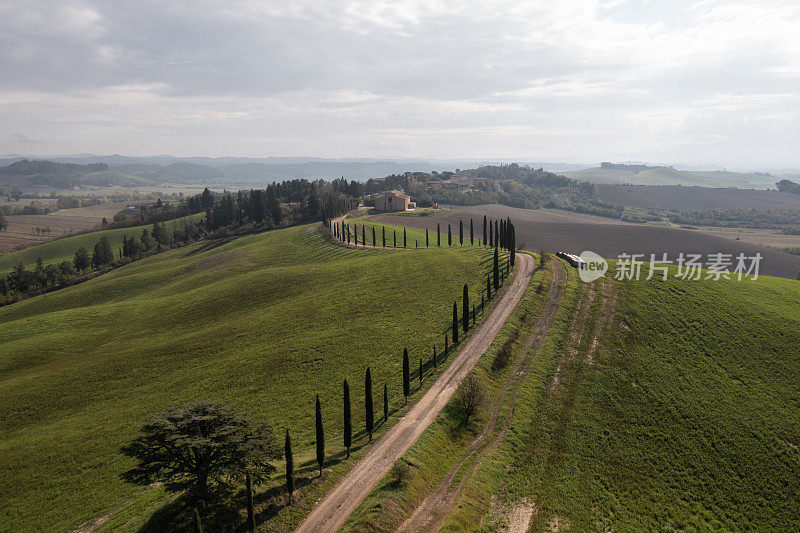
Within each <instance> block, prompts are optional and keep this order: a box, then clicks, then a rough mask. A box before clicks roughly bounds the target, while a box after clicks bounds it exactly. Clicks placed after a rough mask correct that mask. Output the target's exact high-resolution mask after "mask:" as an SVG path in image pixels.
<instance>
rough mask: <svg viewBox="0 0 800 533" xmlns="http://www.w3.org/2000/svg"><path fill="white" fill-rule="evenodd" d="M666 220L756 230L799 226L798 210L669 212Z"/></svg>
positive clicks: (695, 224)
mask: <svg viewBox="0 0 800 533" xmlns="http://www.w3.org/2000/svg"><path fill="white" fill-rule="evenodd" d="M666 218H667V219H668V220H669V221H671V222H673V223H675V224H685V225H691V226H719V227H739V228H754V229H755V228H758V229H785V228H789V227H791V226H800V209H708V210H703V211H670V212H669V213H668V214H667V215H666Z"/></svg>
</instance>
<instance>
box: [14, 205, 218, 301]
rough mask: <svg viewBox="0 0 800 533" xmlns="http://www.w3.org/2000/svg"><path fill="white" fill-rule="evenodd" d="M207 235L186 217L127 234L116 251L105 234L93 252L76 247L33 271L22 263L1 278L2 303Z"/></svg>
mask: <svg viewBox="0 0 800 533" xmlns="http://www.w3.org/2000/svg"><path fill="white" fill-rule="evenodd" d="M205 236H206V230H205V227H204V225H203V224H202V223H200V222H194V221H192V220H186V221H184V222H183V223H182V224H181V225H179V226H178V227H176V228H175V229H173V230H170V229H169V228H167V226H166V224H165V223H164V222H156V223H154V224H153V227H152V228H150V229H148V228H144V229H142V232H141V233H140V234H139V235H134V234H131V235H124V236H123V237H122V246H121V247H119V249H118V250H116V252H115V250H113V249H112V247H111V243H110V241H109V240H108V237H106V236H105V235H104V236H102V237H100V239H99V240H98V241H97V242H96V243H95V245H94V247H93V249H92V251H91V253H90V252H89V250H87V249H86V248H85V247H83V246H81V247H79V248H78V249H77V250H75V252H74V254H73V259H72V261H62V262H61V263H58V264H55V263H52V264H48V265H45V264H44V261H43V260H42V258H41V257H39V258H38V259H37V260H36V264H35V266H34V267H33V269H32V270H28V269H27V268H26V267H25V265H24V264H23V263H22V262H19V263H18V264H17V266H15V267H14V269H13V270H12V271H11V272H10V273H9V274H7V275H6V276H4V277H2V278H0V305H6V304H9V303H13V302H16V301H19V300H23V299H25V298H29V297H31V296H35V295H37V294H42V293H45V292H51V291H53V290H57V289H60V288H63V287H67V286H70V285H74V284H76V283H80V282H82V281H86V280H88V279H91V278H93V277H95V276H96V275H98V274H102V273H105V272H108V271H109V270H111V269H112V268H116V267H120V266H123V265H126V264H128V263H130V262H131V261H136V260H138V259H141V258H143V257H147V256H149V255H153V254H156V253H159V252H162V251H165V250H169V249H171V248H176V247H180V246H185V245H187V244H191V243H193V242H196V241H198V240H200V239H202V238H203V237H205Z"/></svg>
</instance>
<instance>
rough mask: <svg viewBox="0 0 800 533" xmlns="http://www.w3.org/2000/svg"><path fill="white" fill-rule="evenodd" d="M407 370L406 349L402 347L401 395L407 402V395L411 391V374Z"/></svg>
mask: <svg viewBox="0 0 800 533" xmlns="http://www.w3.org/2000/svg"><path fill="white" fill-rule="evenodd" d="M409 372H410V370H409V368H408V350H407V349H406V348H403V396H405V398H406V403H408V396H409V394H410V393H411V381H410V379H411V376H409Z"/></svg>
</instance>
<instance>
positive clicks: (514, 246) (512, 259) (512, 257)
mask: <svg viewBox="0 0 800 533" xmlns="http://www.w3.org/2000/svg"><path fill="white" fill-rule="evenodd" d="M510 249H511V251H510V253H509V256H508V259H509V261H510V262H511V267H512V268H513V267H514V262H515V261H516V259H517V232H516V230H515V229H514V224H511V246H510Z"/></svg>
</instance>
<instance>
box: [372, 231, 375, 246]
mask: <svg viewBox="0 0 800 533" xmlns="http://www.w3.org/2000/svg"><path fill="white" fill-rule="evenodd" d="M372 247H373V248H375V226H372Z"/></svg>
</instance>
